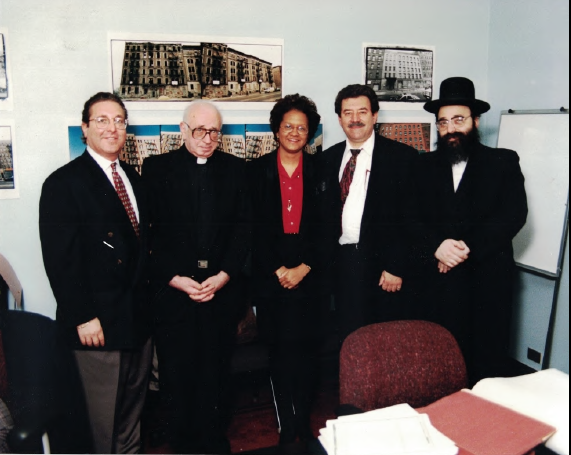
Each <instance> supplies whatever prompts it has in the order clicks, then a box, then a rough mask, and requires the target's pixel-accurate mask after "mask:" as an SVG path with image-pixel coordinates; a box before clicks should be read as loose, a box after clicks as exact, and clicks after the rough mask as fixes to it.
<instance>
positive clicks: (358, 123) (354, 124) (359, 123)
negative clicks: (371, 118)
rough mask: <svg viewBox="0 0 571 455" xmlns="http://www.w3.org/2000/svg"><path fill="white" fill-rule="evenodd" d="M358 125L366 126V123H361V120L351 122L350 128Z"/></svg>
mask: <svg viewBox="0 0 571 455" xmlns="http://www.w3.org/2000/svg"><path fill="white" fill-rule="evenodd" d="M356 126H360V127H363V126H365V124H364V123H361V122H353V123H349V128H354V127H356Z"/></svg>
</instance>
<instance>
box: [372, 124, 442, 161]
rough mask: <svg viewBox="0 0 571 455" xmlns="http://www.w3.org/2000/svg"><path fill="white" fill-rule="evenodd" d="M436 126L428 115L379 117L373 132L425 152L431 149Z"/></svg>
mask: <svg viewBox="0 0 571 455" xmlns="http://www.w3.org/2000/svg"><path fill="white" fill-rule="evenodd" d="M435 130H436V128H435V126H434V122H433V121H431V119H430V117H418V118H404V117H401V118H398V117H394V118H380V119H379V121H378V123H377V124H376V125H375V132H376V133H377V134H378V135H380V136H384V137H386V138H387V139H391V140H393V141H397V142H401V143H403V144H406V145H409V146H410V147H412V148H414V149H416V150H418V152H419V153H426V152H430V151H431V150H432V148H433V147H432V145H433V142H434V141H435V139H436V136H435V134H436V131H435Z"/></svg>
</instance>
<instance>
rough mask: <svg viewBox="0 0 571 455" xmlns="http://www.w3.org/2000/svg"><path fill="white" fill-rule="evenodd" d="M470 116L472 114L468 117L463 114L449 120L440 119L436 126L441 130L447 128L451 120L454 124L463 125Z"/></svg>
mask: <svg viewBox="0 0 571 455" xmlns="http://www.w3.org/2000/svg"><path fill="white" fill-rule="evenodd" d="M470 117H472V116H471V115H468V116H467V117H463V116H461V115H458V116H456V117H452V118H451V119H450V120H448V119H442V120H438V121H437V122H436V126H437V127H438V128H440V129H441V130H445V129H447V128H448V125H449V124H450V122H452V124H453V125H454V126H462V125H464V122H465V121H466V119H468V118H470Z"/></svg>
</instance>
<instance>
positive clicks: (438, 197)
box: [415, 145, 527, 270]
mask: <svg viewBox="0 0 571 455" xmlns="http://www.w3.org/2000/svg"><path fill="white" fill-rule="evenodd" d="M415 180H416V184H417V188H418V189H417V195H418V207H419V213H420V218H421V220H420V221H421V223H420V224H419V226H418V236H419V238H420V240H419V244H420V245H421V259H422V260H423V262H425V263H426V262H427V263H431V264H432V265H433V267H431V269H434V270H436V262H437V260H436V259H435V258H434V253H435V252H436V250H437V249H438V247H439V246H440V244H441V243H442V242H443V241H444V240H446V239H455V240H463V241H464V242H466V244H467V245H468V247H469V248H470V250H471V252H470V255H469V256H470V258H469V259H468V261H466V262H465V263H463V264H462V265H461V266H460V267H462V266H477V265H481V264H492V263H494V265H495V266H498V265H499V264H498V262H501V263H503V264H506V263H513V247H512V239H513V238H514V237H515V235H516V234H517V233H518V232H519V230H520V229H521V228H522V227H523V225H524V224H525V221H526V217H527V198H526V193H525V187H524V177H523V174H522V172H521V169H520V166H519V157H518V155H517V153H516V152H514V151H512V150H506V149H492V148H490V147H486V146H484V145H479V146H478V147H477V149H476V150H475V151H474V152H473V153H472V154H471V155H470V159H469V160H468V164H467V166H466V170H465V172H464V175H463V177H462V180H461V182H460V185H459V187H458V190H457V191H456V192H454V184H453V177H452V166H451V165H450V163H449V162H448V160H447V159H446V157H445V156H444V155H443V154H442V153H440V152H438V151H436V152H432V153H426V154H423V155H421V157H420V159H419V162H418V168H417V170H416V178H415Z"/></svg>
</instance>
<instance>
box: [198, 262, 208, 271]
mask: <svg viewBox="0 0 571 455" xmlns="http://www.w3.org/2000/svg"><path fill="white" fill-rule="evenodd" d="M198 268H199V269H207V268H208V261H204V260H202V261H198Z"/></svg>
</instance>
